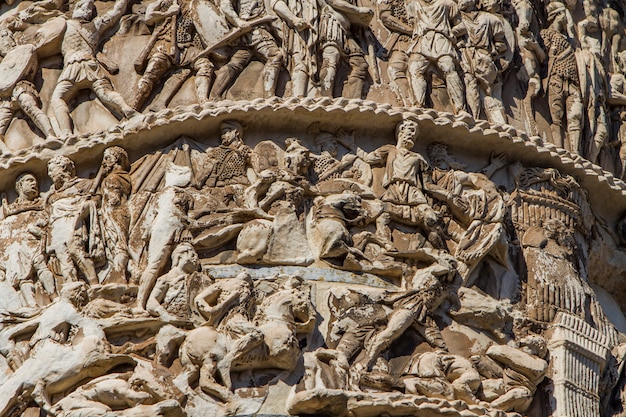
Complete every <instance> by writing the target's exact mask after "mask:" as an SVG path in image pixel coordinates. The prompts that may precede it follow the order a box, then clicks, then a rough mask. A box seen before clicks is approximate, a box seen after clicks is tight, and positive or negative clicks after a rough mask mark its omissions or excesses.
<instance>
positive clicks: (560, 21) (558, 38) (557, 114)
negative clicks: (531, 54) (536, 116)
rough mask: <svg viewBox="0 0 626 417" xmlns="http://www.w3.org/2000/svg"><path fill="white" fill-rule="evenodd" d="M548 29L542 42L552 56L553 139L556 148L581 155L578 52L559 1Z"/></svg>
mask: <svg viewBox="0 0 626 417" xmlns="http://www.w3.org/2000/svg"><path fill="white" fill-rule="evenodd" d="M547 10H548V21H549V22H550V26H549V27H548V29H543V30H542V31H541V39H542V41H543V44H544V46H545V48H546V50H547V55H548V79H547V82H548V87H547V92H548V101H549V103H550V115H551V116H552V125H551V131H552V140H553V142H554V144H555V145H557V146H560V147H564V146H566V149H567V148H569V150H571V151H572V152H575V153H580V134H581V124H582V116H583V108H582V98H581V92H580V83H579V80H578V66H577V65H576V56H575V55H574V49H573V48H572V46H571V45H570V43H569V41H568V40H567V37H566V36H565V35H564V34H563V33H567V32H566V30H567V29H566V25H567V19H566V15H565V12H566V10H565V6H564V5H563V4H562V3H559V2H552V3H549V4H548V7H547ZM564 119H565V123H566V127H567V139H568V143H567V144H565V142H564V138H563V132H562V130H561V127H562V126H563V121H564Z"/></svg>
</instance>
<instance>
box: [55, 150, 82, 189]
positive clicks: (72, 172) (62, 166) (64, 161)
mask: <svg viewBox="0 0 626 417" xmlns="http://www.w3.org/2000/svg"><path fill="white" fill-rule="evenodd" d="M48 176H49V177H50V179H51V180H52V182H53V183H54V185H55V186H57V187H58V186H62V185H63V184H64V183H65V181H67V180H70V179H72V178H74V177H75V176H76V167H75V166H74V162H72V160H71V159H69V158H67V157H65V156H61V155H58V156H55V157H54V158H52V159H51V160H49V161H48Z"/></svg>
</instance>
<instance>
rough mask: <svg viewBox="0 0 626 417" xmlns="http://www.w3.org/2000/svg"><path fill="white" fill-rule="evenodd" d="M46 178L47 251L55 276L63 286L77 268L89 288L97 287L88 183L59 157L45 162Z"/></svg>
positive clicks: (95, 227) (96, 231) (96, 234)
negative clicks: (55, 268) (56, 263)
mask: <svg viewBox="0 0 626 417" xmlns="http://www.w3.org/2000/svg"><path fill="white" fill-rule="evenodd" d="M48 176H49V177H50V179H51V180H52V189H51V193H50V194H49V195H48V198H47V200H46V207H47V210H48V215H49V216H50V217H49V224H48V246H47V251H48V253H49V254H54V255H55V256H56V258H57V259H58V261H59V271H58V272H60V274H61V275H62V276H63V279H64V280H65V282H71V281H76V280H77V271H76V266H78V269H79V270H80V271H81V272H82V274H83V275H84V276H85V279H86V280H87V282H88V283H89V284H90V285H94V284H97V283H98V276H97V275H96V268H95V265H94V261H93V259H92V256H91V252H92V250H93V251H95V245H96V244H97V243H98V242H100V239H101V237H100V227H99V222H98V217H97V211H96V202H95V200H93V199H92V198H91V192H90V191H91V186H92V182H91V181H90V180H84V179H80V178H78V177H77V176H76V168H75V166H74V162H72V161H71V160H70V159H69V158H66V157H65V156H60V155H59V156H55V157H54V158H52V159H51V160H50V161H48ZM87 247H89V249H88V250H86V248H87Z"/></svg>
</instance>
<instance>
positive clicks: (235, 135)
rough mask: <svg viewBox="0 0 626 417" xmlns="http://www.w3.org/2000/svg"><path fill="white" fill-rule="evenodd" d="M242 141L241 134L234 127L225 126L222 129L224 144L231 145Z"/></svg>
mask: <svg viewBox="0 0 626 417" xmlns="http://www.w3.org/2000/svg"><path fill="white" fill-rule="evenodd" d="M240 143H241V136H240V135H239V131H238V130H237V129H235V128H232V127H225V128H223V129H222V145H224V146H231V145H239V144H240Z"/></svg>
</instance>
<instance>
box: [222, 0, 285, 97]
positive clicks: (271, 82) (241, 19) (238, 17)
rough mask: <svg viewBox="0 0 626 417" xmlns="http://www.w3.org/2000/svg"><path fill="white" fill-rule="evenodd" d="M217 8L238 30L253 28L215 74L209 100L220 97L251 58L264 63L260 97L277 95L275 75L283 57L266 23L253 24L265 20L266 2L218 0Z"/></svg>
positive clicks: (241, 39)
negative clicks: (261, 94) (261, 60)
mask: <svg viewBox="0 0 626 417" xmlns="http://www.w3.org/2000/svg"><path fill="white" fill-rule="evenodd" d="M220 8H221V10H222V12H223V13H224V16H225V17H226V20H228V22H229V23H230V24H231V25H232V26H233V27H234V28H240V29H246V30H247V29H248V28H250V27H252V28H253V29H252V30H251V31H249V32H248V33H245V34H244V35H243V36H242V37H241V38H240V40H239V44H238V46H237V47H236V48H235V53H234V54H233V56H232V57H231V58H230V61H229V62H228V63H227V64H226V65H224V66H223V67H222V68H220V70H219V71H218V73H217V76H216V78H215V85H214V86H213V90H212V91H211V98H219V97H222V96H223V94H224V92H226V89H227V88H228V87H229V86H230V84H231V83H232V82H233V81H234V79H235V78H236V77H237V76H238V75H239V74H240V73H241V71H243V69H244V68H245V67H246V65H248V63H249V62H250V60H251V59H252V57H253V56H254V55H258V56H260V57H261V59H263V60H264V61H265V66H264V67H263V71H262V73H261V79H262V81H263V95H264V96H265V97H266V98H268V97H272V96H275V95H276V84H277V82H278V74H279V73H280V69H281V68H282V67H283V61H284V56H283V52H282V51H281V50H280V48H279V47H278V45H277V44H276V40H275V39H274V37H273V36H272V34H271V33H270V31H269V27H268V26H267V24H266V23H263V24H257V23H255V21H256V20H257V19H259V18H263V17H266V14H267V13H268V10H266V8H265V2H262V1H256V0H220Z"/></svg>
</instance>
